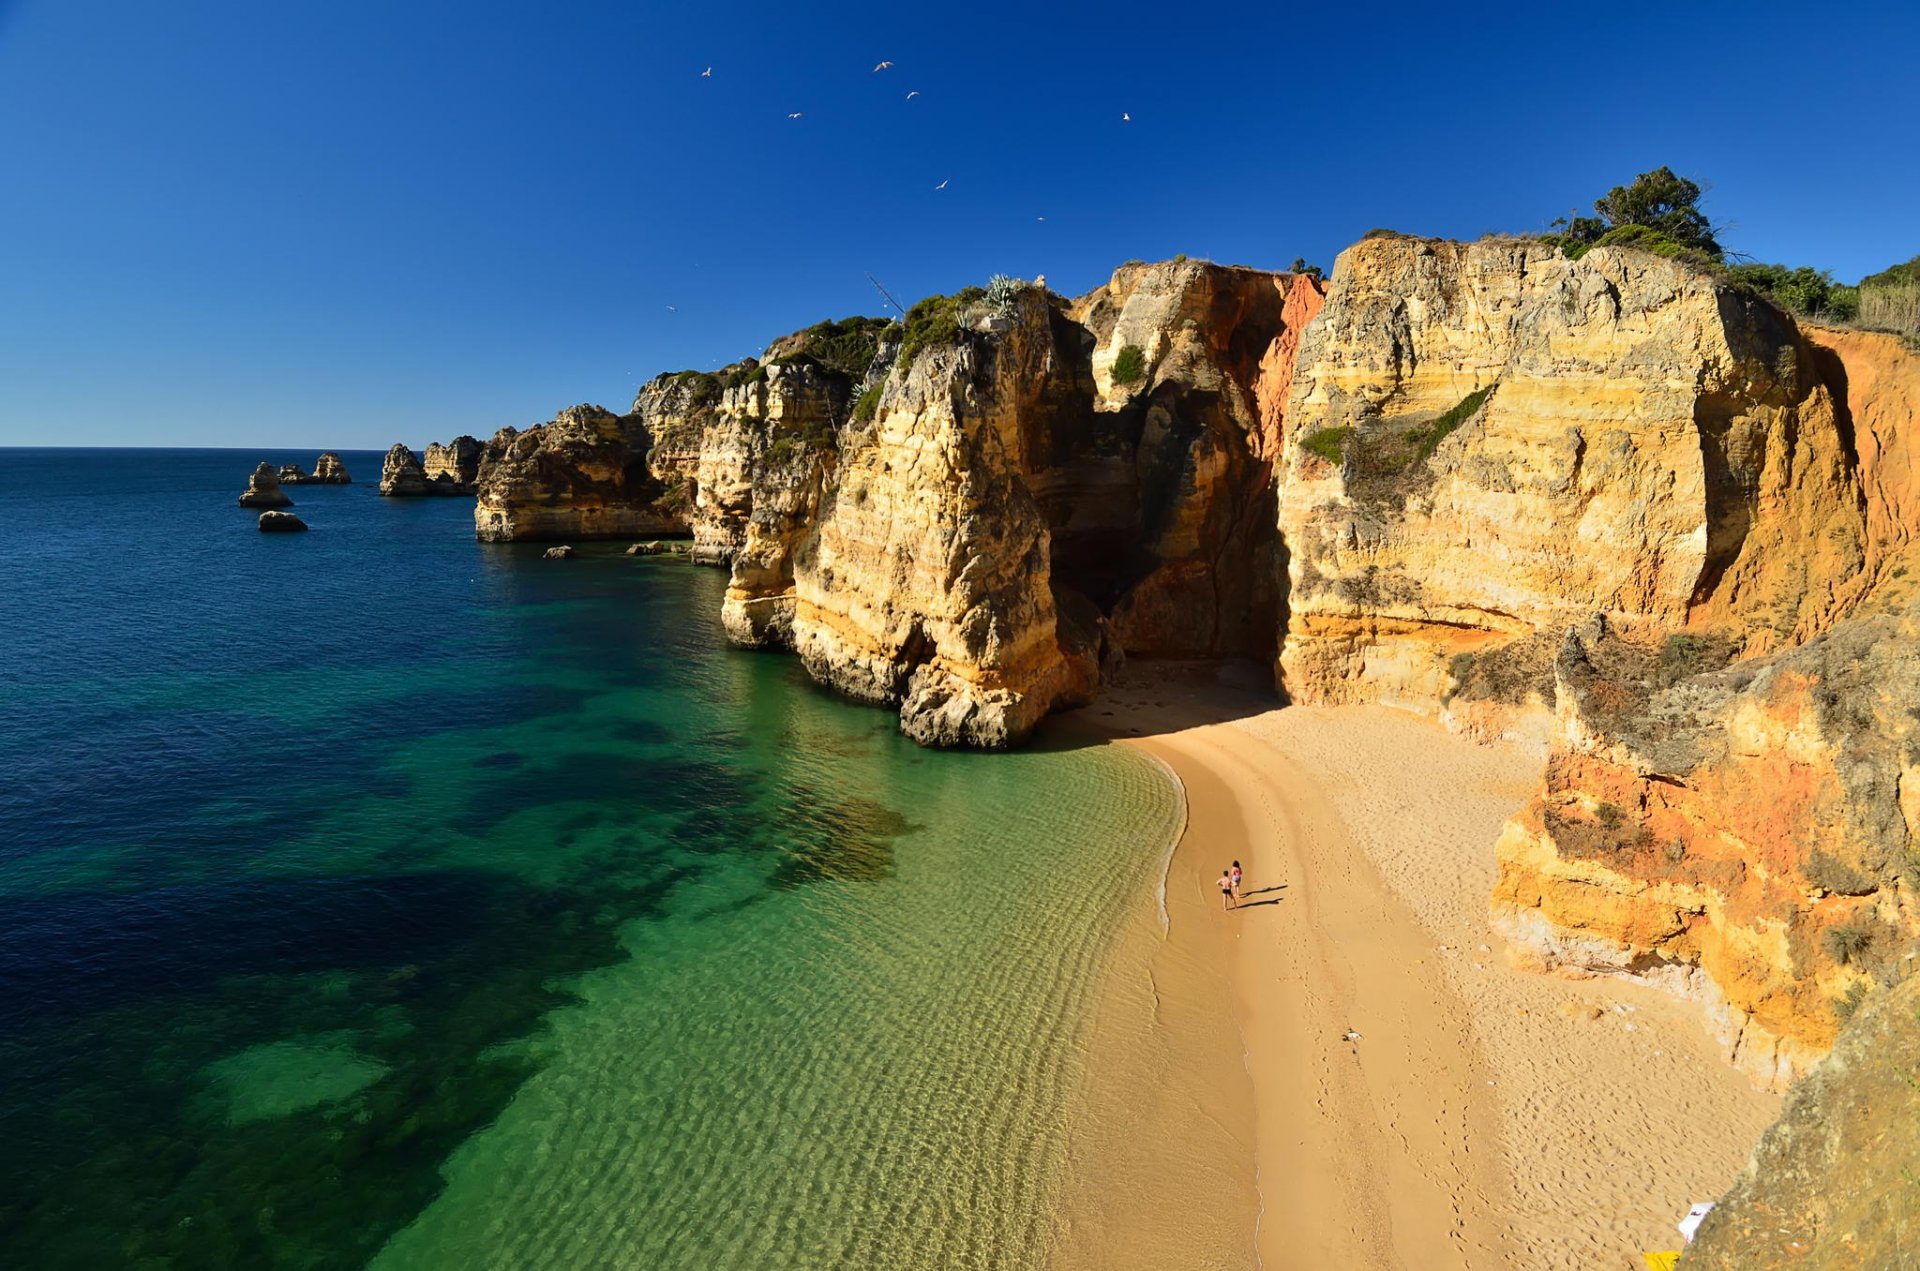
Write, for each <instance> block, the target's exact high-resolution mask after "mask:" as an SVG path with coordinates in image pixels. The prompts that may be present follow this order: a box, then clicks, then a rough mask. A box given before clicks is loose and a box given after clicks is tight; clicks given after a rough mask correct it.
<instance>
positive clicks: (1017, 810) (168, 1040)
mask: <svg viewBox="0 0 1920 1271" xmlns="http://www.w3.org/2000/svg"><path fill="white" fill-rule="evenodd" d="M343 457H344V459H345V461H346V464H347V467H348V468H349V470H350V471H351V472H352V474H353V475H354V476H355V478H356V479H357V480H358V482H359V483H358V484H355V485H351V486H344V487H328V486H300V487H291V488H289V493H290V495H291V496H292V497H293V499H294V500H295V503H296V508H295V510H296V511H297V512H298V513H299V514H300V515H301V516H302V517H303V518H305V519H306V520H307V522H308V523H309V524H310V525H311V526H312V530H311V532H310V533H307V534H297V535H270V534H261V533H259V532H258V531H257V530H256V529H255V528H254V520H255V514H254V513H253V512H250V511H247V510H245V509H242V508H240V507H238V506H237V505H236V503H235V499H236V497H237V496H238V494H239V493H240V491H241V490H242V489H243V488H244V486H245V482H246V477H247V474H248V472H249V471H250V470H251V469H252V468H253V466H254V465H255V464H256V463H257V462H259V461H261V460H263V459H264V460H268V461H270V462H274V463H284V462H298V463H301V464H303V465H307V466H311V464H312V463H313V460H314V454H313V453H312V452H306V451H302V452H298V453H294V452H282V451H234V450H224V451H216V450H126V451H103V450H0V632H4V633H5V640H6V650H5V656H4V659H0V774H4V776H3V777H0V913H4V915H5V918H4V921H3V922H0V1144H4V1150H0V1249H4V1251H5V1254H4V1261H5V1262H6V1265H8V1266H9V1267H18V1268H29V1267H110V1266H138V1267H163V1266H164V1267H234V1266H250V1267H316V1268H317V1267H356V1266H363V1265H368V1264H373V1265H377V1266H382V1267H477V1266H496V1267H515V1268H523V1267H569V1268H572V1267H596V1266H608V1267H612V1266H620V1267H644V1268H675V1267H689V1268H692V1267H699V1268H715V1267H754V1268H776V1267H835V1266H858V1267H1031V1266H1034V1265H1036V1264H1040V1263H1043V1262H1044V1261H1045V1260H1046V1258H1047V1256H1048V1255H1049V1252H1050V1250H1051V1246H1052V1243H1053V1242H1054V1241H1055V1240H1056V1238H1057V1236H1056V1209H1057V1206H1058V1203H1059V1198H1060V1196H1061V1194H1062V1188H1063V1187H1064V1186H1065V1185H1066V1182H1067V1173H1068V1170H1069V1168H1070V1166H1069V1159H1068V1158H1069V1153H1068V1146H1067V1145H1068V1142H1069V1139H1070V1137H1071V1135H1072V1134H1073V1133H1074V1132H1075V1118H1076V1116H1077V1115H1078V1114H1079V1112H1080V1102H1079V1099H1080V1092H1081V1089H1082V1083H1083V1078H1084V1076H1085V1073H1086V1069H1087V1062H1088V1037H1089V1033H1090V1021H1091V1018H1092V1015H1093V1012H1094V1007H1095V1003H1096V1002H1097V1000H1098V998H1099V994H1100V988H1101V977H1102V974H1103V971H1104V970H1105V968H1106V966H1107V964H1108V959H1109V958H1110V956H1111V954H1112V948H1113V942H1114V939H1115V933H1116V931H1117V930H1118V929H1119V928H1120V926H1122V925H1123V923H1122V917H1123V915H1124V914H1125V913H1127V912H1129V907H1130V906H1134V905H1137V904H1138V903H1139V900H1140V897H1142V896H1143V895H1145V894H1148V892H1150V890H1151V888H1152V886H1153V878H1154V873H1155V871H1156V870H1157V869H1158V868H1159V867H1160V863H1161V861H1162V859H1163V858H1164V855H1165V852H1166V849H1167V845H1168V843H1169V842H1170V840H1171V836H1172V835H1173V834H1174V833H1175V832H1176V829H1177V825H1178V822H1179V816H1180V808H1179V795H1178V792H1177V790H1176V789H1175V788H1174V787H1173V786H1172V784H1171V783H1170V781H1169V780H1168V779H1167V777H1166V776H1164V775H1163V774H1162V773H1161V772H1160V771H1159V770H1158V769H1156V768H1155V767H1153V766H1152V765H1151V764H1150V763H1149V762H1148V761H1147V760H1145V759H1144V758H1142V757H1141V756H1139V755H1138V754H1136V753H1134V752H1132V751H1130V750H1128V749H1126V748H1123V747H1117V746H1113V745H1100V744H1093V743H1091V742H1088V741H1086V740H1084V739H1076V738H1075V737H1074V736H1073V735H1072V734H1071V733H1069V732H1065V731H1063V730H1054V731H1050V732H1048V733H1044V734H1043V736H1042V738H1041V740H1040V743H1039V744H1038V745H1036V746H1034V747H1032V748H1030V749H1028V750H1025V751H1022V752H1020V753H1016V754H1010V755H978V754H956V753H942V752H931V751H925V750H921V749H919V748H917V747H916V746H914V745H913V744H912V743H910V742H908V741H906V740H904V739H903V738H901V737H900V736H899V734H898V733H897V731H896V729H895V723H894V719H893V717H892V715H891V714H890V713H888V712H885V711H880V710H874V709H870V708H865V707H860V706H856V705H852V704H849V703H846V702H843V701H840V700H838V699H836V698H834V697H833V696H831V695H830V694H827V693H826V692H824V691H822V690H820V689H818V688H817V687H815V686H814V685H812V684H811V683H810V682H809V681H808V680H807V679H806V677H805V675H804V674H803V672H802V671H801V669H800V667H799V665H798V663H797V661H796V660H795V659H792V658H790V657H786V656H782V655H777V654H765V653H749V652H743V651H738V650H732V649H729V648H727V647H725V645H724V642H723V640H722V639H721V635H720V629H719V622H718V611H719V605H720V598H721V594H722V592H723V590H724V587H725V582H726V579H725V575H724V573H723V572H721V571H715V570H707V569H699V568H696V567H693V566H691V565H688V564H686V563H685V562H684V561H682V560H680V559H677V558H635V557H627V556H625V555H623V554H622V552H621V547H622V546H623V545H620V544H604V545H601V544H579V545H577V546H578V547H579V551H580V554H579V555H578V556H577V557H576V558H575V559H573V560H569V561H547V560H543V559H542V558H541V551H542V549H543V546H544V545H533V544H501V545H489V544H480V543H476V542H475V541H474V540H473V533H472V505H471V502H470V501H469V500H466V499H431V500H423V499H410V500H399V499H382V498H379V497H378V496H377V495H376V494H375V491H374V481H375V479H377V477H378V475H379V465H380V456H379V455H378V454H377V453H374V452H344V453H343Z"/></svg>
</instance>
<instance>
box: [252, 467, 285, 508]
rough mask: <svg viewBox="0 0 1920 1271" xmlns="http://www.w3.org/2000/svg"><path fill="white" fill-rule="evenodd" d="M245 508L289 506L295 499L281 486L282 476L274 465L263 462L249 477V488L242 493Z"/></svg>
mask: <svg viewBox="0 0 1920 1271" xmlns="http://www.w3.org/2000/svg"><path fill="white" fill-rule="evenodd" d="M240 506H241V507H243V508H289V507H292V506H293V500H292V499H291V498H290V497H288V495H287V492H286V491H285V490H282V489H281V488H280V477H279V475H278V474H277V473H275V472H274V470H273V465H272V464H270V463H263V464H261V465H260V466H259V467H257V468H255V469H254V470H253V475H252V476H250V477H248V478H247V488H246V490H245V491H244V492H242V493H241V495H240Z"/></svg>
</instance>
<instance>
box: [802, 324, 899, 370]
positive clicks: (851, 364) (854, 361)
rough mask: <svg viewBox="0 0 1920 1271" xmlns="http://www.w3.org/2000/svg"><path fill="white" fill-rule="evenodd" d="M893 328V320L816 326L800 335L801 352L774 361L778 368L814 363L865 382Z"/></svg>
mask: <svg viewBox="0 0 1920 1271" xmlns="http://www.w3.org/2000/svg"><path fill="white" fill-rule="evenodd" d="M892 327H893V319H891V318H864V317H853V318H841V319H840V320H839V321H837V322H835V321H832V320H829V321H826V322H816V323H814V324H813V325H812V326H810V327H808V328H807V329H806V330H804V331H801V332H798V333H797V334H798V335H799V336H801V337H804V339H802V340H801V341H800V348H799V351H798V352H795V353H791V354H788V355H786V356H783V357H776V358H774V359H773V361H774V364H775V365H776V366H788V365H793V364H796V363H812V364H814V365H817V366H821V367H824V368H825V369H827V370H829V371H833V372H836V373H837V374H840V375H844V376H846V377H847V378H848V379H851V380H859V379H863V378H865V376H866V373H867V368H869V367H871V366H872V365H873V359H874V357H875V356H876V355H877V354H878V353H879V350H880V344H881V341H882V340H884V339H885V338H886V333H887V332H888V331H889V330H891V329H892Z"/></svg>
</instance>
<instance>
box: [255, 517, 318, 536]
mask: <svg viewBox="0 0 1920 1271" xmlns="http://www.w3.org/2000/svg"><path fill="white" fill-rule="evenodd" d="M306 528H307V523H306V522H305V521H303V520H301V519H300V518H299V517H298V516H295V515H294V514H293V513H291V512H262V513H261V514H260V532H261V533H263V534H286V533H295V534H298V533H303V532H304V531H305V530H306Z"/></svg>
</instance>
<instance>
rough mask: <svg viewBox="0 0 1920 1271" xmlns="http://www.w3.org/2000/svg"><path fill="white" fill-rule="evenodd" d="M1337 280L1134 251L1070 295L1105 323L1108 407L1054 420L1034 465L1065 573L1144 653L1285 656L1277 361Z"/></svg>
mask: <svg viewBox="0 0 1920 1271" xmlns="http://www.w3.org/2000/svg"><path fill="white" fill-rule="evenodd" d="M1322 294H1323V293H1322V291H1321V288H1320V285H1319V283H1318V282H1317V281H1316V280H1314V279H1312V278H1308V277H1305V276H1289V275H1285V274H1273V273H1267V272H1264V271H1260V270H1254V269H1243V268H1223V267H1221V266H1217V265H1212V264H1207V263H1204V262H1199V261H1176V262H1170V263H1166V264H1160V265H1127V266H1122V267H1121V268H1120V269H1119V270H1118V271H1117V272H1116V273H1115V274H1114V276H1113V279H1112V281H1110V282H1109V283H1108V285H1107V286H1106V287H1103V288H1101V289H1100V290H1098V291H1096V292H1094V293H1092V294H1091V295H1088V296H1085V297H1082V298H1081V299H1080V300H1078V301H1076V302H1074V304H1073V305H1072V306H1071V308H1070V310H1069V312H1070V315H1071V316H1072V317H1073V319H1074V320H1075V321H1076V322H1077V323H1079V324H1080V325H1082V326H1083V327H1085V328H1086V331H1087V332H1088V334H1089V335H1090V336H1091V337H1092V347H1091V349H1090V350H1089V351H1088V370H1089V372H1090V374H1091V376H1092V379H1093V390H1094V396H1093V401H1092V414H1091V416H1090V418H1088V419H1086V420H1085V421H1080V420H1073V421H1070V422H1068V423H1067V426H1065V427H1063V428H1058V429H1056V430H1054V433H1053V435H1052V436H1051V437H1050V438H1049V443H1050V446H1051V450H1050V452H1049V453H1048V454H1046V455H1045V456H1043V457H1042V458H1041V459H1040V461H1039V463H1038V464H1037V465H1036V468H1035V471H1034V472H1033V474H1032V477H1031V481H1032V484H1033V486H1034V489H1035V493H1036V495H1037V497H1038V498H1039V499H1040V501H1041V504H1042V506H1043V507H1044V508H1045V509H1046V512H1047V518H1048V524H1049V528H1050V529H1051V530H1052V533H1053V537H1054V542H1055V545H1056V546H1055V554H1056V557H1057V560H1058V566H1057V573H1058V574H1059V575H1060V577H1061V579H1062V580H1063V581H1064V582H1065V583H1066V584H1067V585H1069V586H1071V587H1072V588H1073V589H1074V590H1076V591H1079V592H1081V593H1083V594H1085V595H1087V596H1089V597H1090V598H1092V599H1093V600H1094V601H1095V602H1096V603H1098V604H1099V605H1100V606H1101V608H1102V609H1104V610H1106V611H1107V612H1108V613H1109V614H1110V615H1111V621H1112V625H1113V634H1114V638H1115V639H1116V640H1117V641H1118V643H1119V644H1120V645H1121V646H1122V647H1124V648H1125V649H1126V651H1127V652H1128V653H1130V654H1136V655H1171V656H1188V657H1194V656H1199V657H1210V656H1223V655H1250V656H1257V657H1261V658H1271V657H1272V656H1273V654H1274V652H1275V638H1276V632H1277V630H1278V613H1279V606H1280V585H1279V584H1280V575H1281V570H1280V565H1279V539H1278V535H1277V533H1276V531H1275V522H1274V515H1275V511H1274V499H1273V479H1272V476H1273V464H1274V460H1275V458H1276V457H1277V455H1278V445H1277V443H1278V439H1279V437H1280V435H1281V431H1282V426H1281V419H1282V416H1283V415H1284V412H1285V402H1286V383H1287V380H1286V376H1285V375H1282V374H1281V373H1280V372H1279V371H1277V370H1276V369H1275V367H1276V365H1277V359H1281V358H1290V351H1291V350H1292V348H1293V347H1294V345H1295V344H1296V343H1297V341H1298V340H1299V338H1300V336H1301V333H1302V332H1303V330H1304V329H1305V327H1306V326H1307V324H1308V323H1309V322H1310V321H1311V320H1312V319H1313V317H1314V316H1315V314H1317V313H1318V311H1319V307H1320V303H1321V298H1322Z"/></svg>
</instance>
